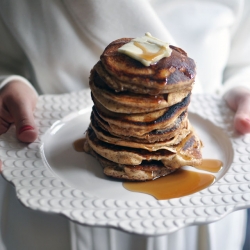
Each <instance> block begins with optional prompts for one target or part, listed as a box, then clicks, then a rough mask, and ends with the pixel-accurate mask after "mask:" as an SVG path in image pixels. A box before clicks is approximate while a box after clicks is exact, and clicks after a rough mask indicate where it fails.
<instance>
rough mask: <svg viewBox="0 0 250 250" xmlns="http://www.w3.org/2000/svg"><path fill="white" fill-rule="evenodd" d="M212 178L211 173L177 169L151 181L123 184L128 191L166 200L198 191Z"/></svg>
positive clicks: (210, 182) (208, 183) (210, 181)
mask: <svg viewBox="0 0 250 250" xmlns="http://www.w3.org/2000/svg"><path fill="white" fill-rule="evenodd" d="M214 180H215V176H214V175H212V174H205V173H200V172H194V171H190V170H184V169H179V170H177V171H175V172H174V173H172V174H170V175H166V176H164V177H160V178H158V179H156V180H153V181H145V182H124V183H123V186H124V188H126V189H127V190H129V191H133V192H140V193H145V194H149V195H152V196H154V197H155V198H156V199H158V200H166V199H172V198H179V197H182V196H185V195H189V194H193V193H195V192H198V191H200V190H202V189H204V188H206V187H208V186H210V185H211V184H212V183H213V182H214Z"/></svg>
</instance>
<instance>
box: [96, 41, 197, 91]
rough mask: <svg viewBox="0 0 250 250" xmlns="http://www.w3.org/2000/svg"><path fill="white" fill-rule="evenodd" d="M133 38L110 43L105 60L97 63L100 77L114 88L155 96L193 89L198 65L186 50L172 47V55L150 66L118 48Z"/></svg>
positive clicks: (105, 53)
mask: <svg viewBox="0 0 250 250" xmlns="http://www.w3.org/2000/svg"><path fill="white" fill-rule="evenodd" d="M130 41H131V38H121V39H118V40H116V41H114V42H112V43H110V44H109V45H108V46H107V47H106V49H105V50H104V52H103V54H102V55H101V62H99V63H98V64H97V65H96V66H95V69H96V71H97V72H98V74H99V75H100V77H101V78H102V79H103V80H104V81H105V82H106V83H107V84H109V86H110V87H111V88H112V89H114V90H116V91H124V90H129V91H131V92H135V93H141V94H146V93H147V94H152V95H156V94H160V93H171V92H176V91H178V90H183V89H189V90H191V88H192V84H193V82H194V79H195V75H196V68H195V63H194V61H193V59H191V58H189V57H188V56H187V54H186V52H185V51H183V50H182V49H180V48H177V47H174V46H170V47H171V49H172V53H171V56H169V57H164V58H162V59H161V60H160V61H158V62H157V63H156V64H153V65H150V66H148V67H146V66H144V65H143V64H142V63H140V62H139V61H136V60H135V59H133V58H131V57H129V56H127V55H124V54H122V53H119V52H118V51H117V50H118V48H120V47H121V46H122V45H124V44H126V43H128V42H130Z"/></svg>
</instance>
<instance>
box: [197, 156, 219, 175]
mask: <svg viewBox="0 0 250 250" xmlns="http://www.w3.org/2000/svg"><path fill="white" fill-rule="evenodd" d="M222 166H223V163H222V161H220V160H215V159H203V160H202V163H201V165H200V166H197V167H195V168H197V169H200V170H205V171H208V172H212V173H218V172H219V171H220V170H221V168H222Z"/></svg>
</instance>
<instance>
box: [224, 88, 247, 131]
mask: <svg viewBox="0 0 250 250" xmlns="http://www.w3.org/2000/svg"><path fill="white" fill-rule="evenodd" d="M224 99H225V100H226V102H227V104H228V106H229V107H230V108H231V109H232V110H234V111H235V112H236V113H235V117H234V127H235V129H236V130H237V131H239V132H240V133H242V134H246V133H250V90H249V89H247V88H244V87H239V88H233V89H230V90H229V91H228V92H227V93H226V94H225V95H224Z"/></svg>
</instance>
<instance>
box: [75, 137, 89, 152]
mask: <svg viewBox="0 0 250 250" xmlns="http://www.w3.org/2000/svg"><path fill="white" fill-rule="evenodd" d="M85 140H86V139H85V138H81V139H78V140H76V141H74V142H73V147H74V149H75V151H76V152H84V150H83V145H84V142H85Z"/></svg>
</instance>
